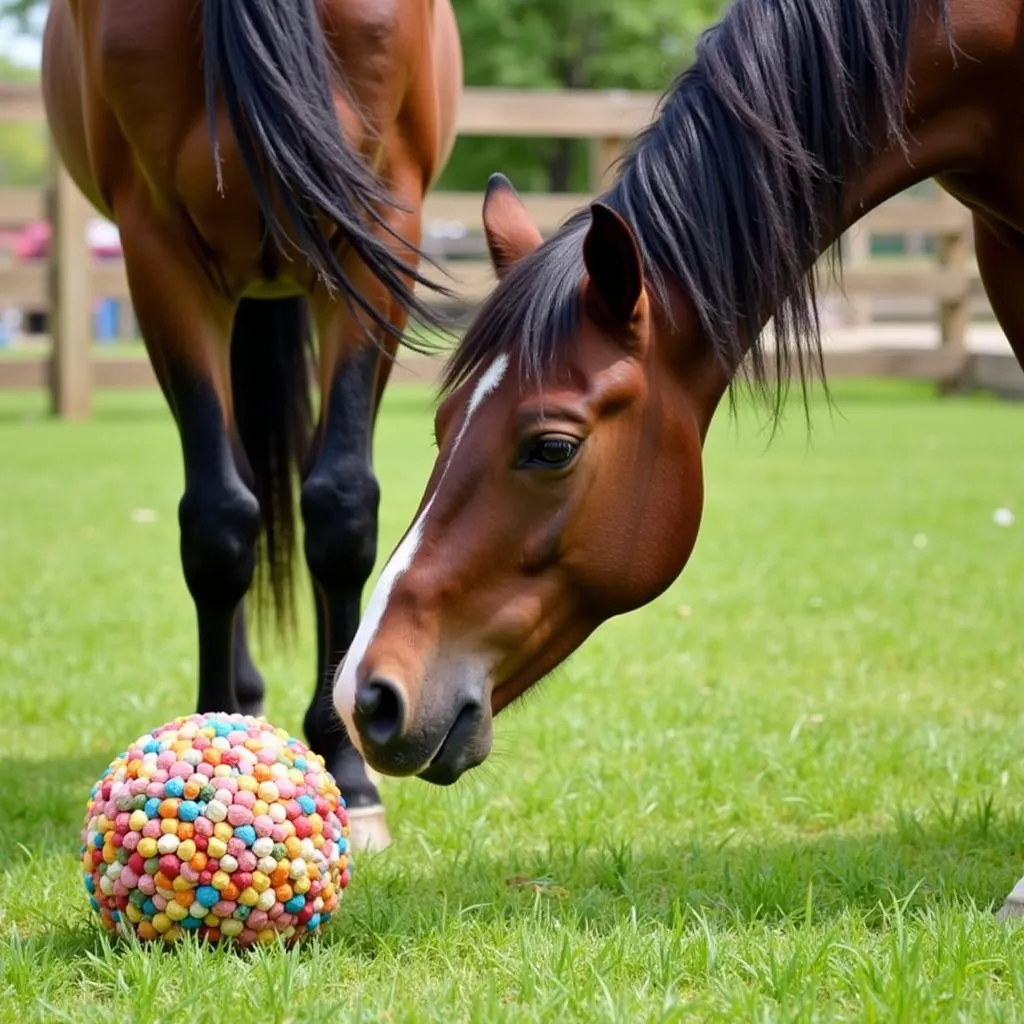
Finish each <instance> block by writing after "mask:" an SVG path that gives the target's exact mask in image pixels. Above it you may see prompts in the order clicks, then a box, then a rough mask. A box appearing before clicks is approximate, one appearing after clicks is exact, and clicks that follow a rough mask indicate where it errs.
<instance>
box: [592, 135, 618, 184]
mask: <svg viewBox="0 0 1024 1024" xmlns="http://www.w3.org/2000/svg"><path fill="white" fill-rule="evenodd" d="M626 142H627V140H626V139H617V138H608V139H594V140H592V141H591V143H590V189H591V191H592V192H594V193H595V195H596V194H598V193H600V192H606V191H607V190H608V189H609V188H611V186H612V184H613V183H614V181H615V175H616V172H617V171H618V168H617V167H616V166H615V162H616V161H617V160H618V159H619V157H620V156H622V154H623V152H625V149H626Z"/></svg>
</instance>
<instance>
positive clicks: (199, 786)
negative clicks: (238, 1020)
mask: <svg viewBox="0 0 1024 1024" xmlns="http://www.w3.org/2000/svg"><path fill="white" fill-rule="evenodd" d="M82 867H83V870H84V874H85V888H86V890H87V892H88V893H89V902H90V904H91V905H92V908H93V909H94V910H95V911H96V912H97V913H98V914H99V916H100V920H101V921H102V922H103V925H104V926H105V927H106V928H107V929H108V930H110V931H112V932H119V933H122V934H127V933H129V932H134V933H135V934H136V935H137V936H138V937H139V938H140V939H143V940H153V939H161V940H163V941H164V942H171V941H173V940H174V939H177V938H179V937H180V936H181V935H183V934H184V933H185V932H188V931H191V932H195V933H197V934H198V935H200V936H204V937H205V938H207V939H209V940H211V941H215V942H216V941H220V940H222V939H228V940H230V941H233V942H235V943H237V944H239V945H242V946H250V945H252V944H254V943H257V942H260V943H263V942H272V941H274V940H275V938H276V937H277V936H279V935H280V936H282V937H283V938H284V939H286V940H288V941H289V942H294V941H298V940H300V939H302V938H305V937H306V936H308V935H310V934H312V933H314V932H316V931H318V930H319V929H320V928H322V927H323V926H324V925H325V924H326V923H327V922H328V921H329V920H330V919H331V915H332V914H333V913H334V911H335V909H336V907H337V906H338V901H339V899H340V898H341V894H342V890H343V889H344V888H345V887H346V886H347V885H348V882H349V865H348V817H347V815H346V814H345V801H344V800H343V799H342V797H341V793H340V792H339V791H338V787H337V785H336V784H335V782H334V779H333V778H332V777H331V774H330V773H329V772H328V771H327V770H326V768H325V766H324V761H323V758H321V757H320V756H319V755H318V754H314V753H312V752H311V751H310V750H309V749H308V748H307V747H306V746H305V745H304V744H303V743H301V742H300V741H299V740H297V739H293V738H292V737H290V736H289V735H288V734H287V733H286V732H285V731H284V730H282V729H275V728H274V727H273V726H271V725H268V724H267V723H266V722H265V721H263V720H262V719H259V718H253V717H250V716H247V715H227V714H209V715H189V716H188V717H186V718H178V719H175V720H174V721H173V722H170V723H168V724H167V725H162V726H160V728H158V729H154V730H153V731H152V732H151V733H149V734H147V735H146V736H142V737H141V738H140V739H138V740H136V741H135V742H134V743H133V744H132V745H131V747H130V748H129V749H128V750H127V751H126V752H125V753H123V754H121V755H120V757H118V758H117V760H115V761H114V762H113V763H112V764H111V765H110V767H109V768H107V770H106V771H105V772H104V773H103V777H102V778H101V779H100V780H99V782H97V783H96V785H95V786H93V788H92V791H91V792H90V794H89V803H88V809H87V811H86V815H85V826H84V827H83V829H82Z"/></svg>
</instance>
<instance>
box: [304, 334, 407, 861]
mask: <svg viewBox="0 0 1024 1024" xmlns="http://www.w3.org/2000/svg"><path fill="white" fill-rule="evenodd" d="M339 316H340V314H339ZM345 319H346V320H347V319H348V317H347V316H346V317H345ZM332 333H333V332H332ZM325 340H326V338H325ZM333 348H334V347H333V346H331V345H330V344H329V342H328V344H327V345H325V346H324V347H323V354H322V362H323V363H324V365H325V366H326V370H327V372H326V373H325V375H324V376H325V380H324V383H323V385H322V387H323V391H324V394H323V398H322V405H321V409H322V412H321V429H320V432H319V434H320V444H319V447H318V450H317V452H316V455H315V461H314V463H313V465H312V467H311V469H310V471H309V473H308V475H307V476H306V479H305V480H304V482H303V484H302V497H301V504H302V516H303V520H304V523H305V552H306V562H307V564H308V566H309V571H310V575H311V576H312V578H313V582H314V588H315V593H316V603H317V626H318V630H317V632H318V657H317V683H316V688H315V691H314V694H313V698H312V700H311V702H310V704H309V707H308V709H307V711H306V718H305V732H306V737H307V739H308V740H309V741H310V745H311V746H312V747H313V749H314V750H316V751H317V752H318V753H320V754H321V755H323V757H324V759H325V760H326V761H327V765H328V768H329V769H330V770H331V772H332V773H333V775H334V777H335V780H336V781H337V783H338V786H339V788H340V789H341V792H342V795H343V796H344V797H345V802H346V805H347V808H348V814H349V818H350V822H351V827H352V837H351V838H352V842H353V845H354V846H357V847H359V848H361V849H383V848H384V847H386V846H387V845H388V844H389V843H390V836H389V834H388V828H387V822H386V819H385V815H384V808H383V806H382V805H381V801H380V795H379V793H378V791H377V787H376V785H375V784H374V781H373V780H372V779H371V778H370V776H369V775H368V771H367V767H366V764H365V762H364V761H363V758H362V756H361V755H360V753H359V751H358V750H356V748H355V747H354V746H353V745H352V741H351V739H349V736H348V733H347V731H346V729H345V726H344V725H343V724H342V722H341V720H340V719H339V718H338V716H337V714H336V712H335V711H334V706H333V703H332V700H331V695H332V691H333V681H334V672H335V669H336V667H337V665H338V662H339V661H340V660H341V658H342V656H343V655H344V654H345V651H346V650H348V647H349V645H350V644H351V642H352V638H353V637H354V636H355V633H356V629H357V628H358V626H359V611H360V602H361V599H362V593H363V587H364V586H365V584H366V581H367V580H368V579H369V576H370V573H371V572H372V571H373V566H374V562H375V561H376V557H377V507H378V504H379V501H380V488H379V486H378V484H377V478H376V476H375V475H374V472H373V466H372V462H371V443H372V436H373V418H374V407H375V397H376V380H377V370H378V362H379V361H380V359H381V356H380V354H379V353H378V351H377V350H376V349H375V348H374V347H373V346H372V345H364V346H363V347H361V348H359V349H357V350H356V351H352V352H349V353H347V354H344V355H341V356H340V358H339V359H338V361H337V363H336V365H335V366H334V367H331V366H330V365H329V362H328V361H329V360H330V355H331V354H332V349H333Z"/></svg>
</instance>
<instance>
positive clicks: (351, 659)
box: [334, 355, 508, 747]
mask: <svg viewBox="0 0 1024 1024" xmlns="http://www.w3.org/2000/svg"><path fill="white" fill-rule="evenodd" d="M507 369H508V356H507V355H500V356H498V358H497V359H495V360H494V362H493V363H491V365H490V366H489V367H488V368H487V370H486V371H485V372H484V373H483V374H481V376H480V379H479V380H478V381H477V384H476V387H475V388H474V389H473V394H472V396H471V397H470V399H469V405H468V406H467V407H466V416H465V418H464V419H463V421H462V426H461V427H460V428H459V432H458V434H457V435H456V436H455V443H454V444H453V445H452V450H451V454H450V455H449V456H448V462H447V463H446V464H445V467H444V471H443V472H442V474H441V479H440V480H439V481H438V482H437V489H436V490H435V491H434V497H436V496H437V491H439V490H440V489H441V484H442V483H443V482H444V477H445V474H446V473H447V472H448V467H449V466H450V465H451V464H452V459H454V457H455V451H456V449H457V448H458V447H459V444H460V443H461V441H462V439H463V437H464V436H465V434H466V430H467V429H468V428H469V421H470V420H471V419H472V417H473V414H474V413H475V412H476V411H477V409H479V408H480V404H481V403H482V402H483V400H484V399H485V398H486V397H487V396H488V395H489V394H491V393H492V392H493V391H495V390H496V389H497V387H498V385H499V384H500V383H501V381H502V379H503V378H504V376H505V371H506V370H507ZM434 497H431V499H430V501H428V502H427V504H426V507H425V508H424V509H423V511H422V512H421V513H420V514H419V516H418V517H417V518H416V521H415V522H414V523H413V524H412V526H411V527H409V531H408V533H406V535H405V537H404V538H403V539H402V542H401V544H399V545H398V547H397V548H396V549H395V553H394V554H393V555H392V556H391V558H390V559H389V560H388V564H387V565H386V566H384V570H383V572H382V573H381V574H380V579H378V580H377V586H376V587H374V588H373V593H372V594H371V595H370V601H369V603H368V604H367V606H366V611H365V612H364V613H363V617H362V619H361V620H360V622H359V629H358V630H357V631H356V635H355V637H354V638H353V640H352V646H351V647H350V648H349V651H348V654H347V655H346V656H345V660H344V661H343V662H342V663H341V664H340V665H339V666H338V672H337V674H336V675H335V677H334V706H335V708H336V709H337V710H338V714H339V715H340V716H341V719H342V721H343V722H344V723H345V726H346V727H347V729H348V733H349V736H350V737H351V738H352V742H353V743H354V744H355V745H356V747H358V746H359V736H358V733H357V732H356V730H355V729H353V728H352V708H353V706H354V704H355V699H356V679H357V672H358V669H359V665H360V663H361V662H362V660H363V656H364V655H365V654H366V651H367V649H368V648H369V646H370V644H371V643H372V642H373V638H374V637H375V636H376V635H377V630H378V629H379V628H380V623H381V620H382V619H383V618H384V612H385V611H386V609H387V606H388V598H389V597H390V596H391V591H392V590H393V589H394V586H395V583H396V582H397V581H398V579H399V577H400V576H401V575H402V574H403V573H404V572H406V570H408V568H409V566H410V565H412V562H413V559H414V558H415V557H416V552H417V551H418V550H419V546H420V542H421V541H422V540H423V532H424V527H425V525H426V520H427V515H428V514H429V513H430V508H431V506H432V505H433V504H434Z"/></svg>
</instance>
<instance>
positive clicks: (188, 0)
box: [42, 0, 462, 849]
mask: <svg viewBox="0 0 1024 1024" xmlns="http://www.w3.org/2000/svg"><path fill="white" fill-rule="evenodd" d="M42 77H43V97H44V103H45V109H46V114H47V118H48V121H49V126H50V130H51V135H52V137H53V140H54V144H55V147H56V151H57V153H58V155H59V158H60V160H61V162H62V163H63V165H64V167H65V168H66V170H67V173H68V174H69V175H70V177H71V178H72V180H73V181H74V182H75V184H76V185H77V187H78V188H79V189H80V190H81V191H82V193H83V194H84V195H85V196H86V198H87V199H88V200H89V201H90V202H91V203H92V204H93V205H94V206H95V207H96V208H97V209H98V210H99V211H101V212H102V213H103V214H104V215H106V216H107V217H108V218H109V219H110V220H112V221H113V222H114V223H115V224H116V225H117V227H118V229H119V231H120V235H121V243H122V247H123V252H124V263H125V270H126V274H127V279H128V287H129V291H130V296H131V301H132V304H133V306H134V309H135V313H136V317H137V320H138V323H139V326H140V330H141V334H142V337H143V340H144V343H145V347H146V350H147V353H148V356H149V359H150V362H151V364H152V366H153V370H154V372H155V375H156V377H157V380H158V382H159V384H160V387H161V389H162V391H163V395H164V397H165V399H166V402H167V404H168V406H169V408H170V410H171V412H172V414H173V417H174V420H175V424H176V427H177V430H178V434H179V437H180V442H181V450H182V459H183V465H184V489H183V493H182V497H181V501H180V504H179V507H178V518H179V525H180V557H181V565H182V571H183V575H184V578H185V581H186V583H187V586H188V590H189V592H190V594H191V597H192V599H193V602H194V605H195V612H196V622H197V633H198V696H197V705H196V706H197V710H198V711H200V712H206V711H227V712H242V713H245V714H253V715H258V714H261V713H262V710H263V700H264V693H265V683H264V680H263V678H262V676H261V675H260V673H259V671H258V670H257V668H256V666H255V665H254V663H253V660H252V658H251V656H250V653H249V648H248V642H247V626H246V605H247V595H248V597H254V598H255V600H256V602H257V604H256V607H257V610H261V609H264V606H265V604H266V603H269V604H270V606H271V607H272V610H273V613H274V618H275V623H276V625H277V626H278V627H279V628H280V629H281V630H282V631H284V632H287V629H288V628H289V627H290V626H292V625H293V624H294V597H293V589H294V584H293V580H292V575H293V563H294V555H295V548H296V547H297V533H298V529H297V523H296V518H297V516H296V511H297V510H296V505H298V506H299V509H298V511H299V512H300V514H301V517H302V525H303V528H304V530H303V532H304V537H303V549H304V554H305V559H306V563H307V565H308V568H309V571H310V576H311V578H312V582H313V589H314V601H315V607H316V619H317V663H318V664H317V679H316V684H315V686H314V688H313V696H312V698H311V700H310V702H309V705H308V707H307V709H306V712H305V717H304V722H303V727H304V731H305V736H306V738H307V739H308V741H309V743H310V746H311V748H312V749H313V750H314V751H315V752H316V753H318V754H320V755H321V756H322V757H323V758H324V759H325V762H326V765H327V767H328V769H329V770H330V771H331V772H332V773H333V775H334V777H335V779H336V780H337V782H338V785H339V787H340V788H341V790H342V793H343V794H344V797H345V799H346V803H347V806H348V814H349V818H350V821H351V827H352V836H351V842H352V845H353V846H354V847H356V848H362V849H366V848H380V847H383V846H386V845H387V844H388V843H389V842H390V836H389V834H388V828H387V821H386V817H385V814H384V808H383V806H382V804H381V800H380V795H379V792H378V789H377V785H376V783H377V781H378V780H377V779H375V778H374V777H372V776H371V774H370V773H368V772H367V769H366V766H365V764H364V762H363V759H362V757H361V756H360V754H359V752H358V750H357V749H356V748H355V747H354V746H353V745H352V743H351V741H350V739H349V737H348V735H347V733H346V730H345V728H344V726H343V725H342V723H341V722H340V721H339V720H338V718H337V716H336V714H335V712H334V709H333V706H332V702H331V683H332V680H333V676H334V666H335V665H336V664H337V662H338V660H339V659H340V657H341V655H342V654H343V653H344V652H345V651H346V650H347V649H348V646H349V644H350V643H351V641H352V638H353V636H354V634H355V630H356V625H357V623H358V619H359V611H360V603H361V599H362V591H363V588H364V585H365V583H366V581H367V579H368V578H369V574H370V572H371V571H372V569H373V565H374V562H375V558H376V548H377V511H378V504H379V499H380V493H379V485H378V482H377V479H376V477H375V474H374V470H373V464H372V458H371V445H372V438H373V432H374V425H375V422H376V415H377V409H378V407H379V404H380V399H381V396H382V392H383V390H384V388H385V385H386V383H387V380H388V375H389V372H390V368H391V364H392V359H393V357H394V356H395V355H396V353H397V350H398V345H399V343H400V341H404V340H406V339H404V331H405V328H406V325H407V322H408V320H409V318H410V317H415V318H417V319H420V320H423V321H424V322H429V323H434V322H436V320H437V317H436V316H435V315H434V314H433V313H432V308H436V307H430V306H429V304H428V302H427V300H426V299H425V298H424V297H423V296H422V294H420V293H419V292H418V291H417V285H424V284H426V285H429V284H430V281H429V280H428V279H427V278H426V277H425V276H424V273H423V272H422V271H421V270H420V265H421V263H420V259H421V257H422V255H423V254H422V252H421V250H420V240H421V236H422V226H421V219H422V217H421V211H422V205H423V200H424V196H425V194H426V192H427V191H428V189H429V188H430V187H431V186H432V185H433V184H434V182H435V181H436V180H437V177H438V176H439V174H440V172H441V170H442V169H443V167H444V166H445V164H446V162H447V160H448V158H449V156H450V154H451V151H452V147H453V145H454V138H455V131H456V125H455V119H456V113H457V107H458V101H459V96H460V94H461V88H462V51H461V45H460V39H459V33H458V27H457V24H456V20H455V16H454V12H453V10H452V7H451V4H450V2H449V0H389V2H385V0H379V2H369V3H368V2H363V0H147V2H146V3H136V2H134V0H53V2H52V4H51V6H50V10H49V14H48V19H47V23H46V27H45V33H44V41H43V56H42ZM436 287H437V288H439V289H441V290H444V289H443V288H442V286H441V285H436ZM83 315H85V314H84V311H83ZM314 336H315V340H314ZM406 343H408V344H410V345H412V344H413V343H412V342H410V341H407V342H406ZM314 390H315V391H317V392H318V398H319V409H318V411H317V413H316V415H315V416H314V412H313V392H314ZM314 420H315V422H314ZM296 477H300V478H301V487H300V491H299V495H298V501H297V502H296V500H295V494H294V491H295V478H296ZM254 579H255V587H254ZM264 598H266V599H268V601H266V602H264V600H263V599H264Z"/></svg>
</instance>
